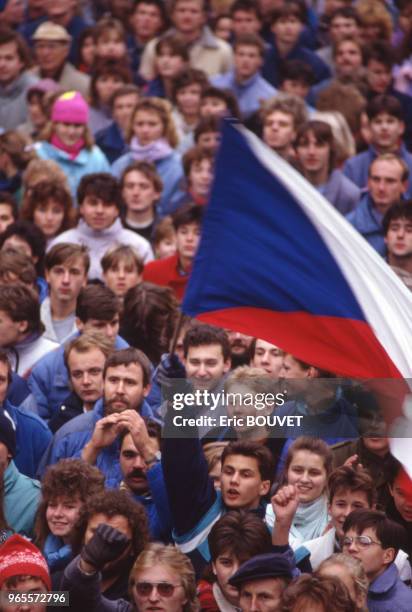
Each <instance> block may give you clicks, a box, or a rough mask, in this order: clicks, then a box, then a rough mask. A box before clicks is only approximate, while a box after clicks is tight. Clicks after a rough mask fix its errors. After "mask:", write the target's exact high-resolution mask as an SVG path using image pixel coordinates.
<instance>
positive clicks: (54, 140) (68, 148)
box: [50, 134, 85, 159]
mask: <svg viewBox="0 0 412 612" xmlns="http://www.w3.org/2000/svg"><path fill="white" fill-rule="evenodd" d="M50 142H51V144H52V145H53V146H54V147H56V149H61V150H62V151H64V152H65V153H67V154H68V155H69V156H70V159H76V157H77V156H78V154H79V153H80V151H81V150H82V149H84V145H85V140H84V138H80V139H79V140H78V141H77V142H75V143H74V144H72V145H67V144H66V143H64V142H63V141H62V140H61V139H60V138H59V137H58V136H57V134H53V135H52V137H51V139H50Z"/></svg>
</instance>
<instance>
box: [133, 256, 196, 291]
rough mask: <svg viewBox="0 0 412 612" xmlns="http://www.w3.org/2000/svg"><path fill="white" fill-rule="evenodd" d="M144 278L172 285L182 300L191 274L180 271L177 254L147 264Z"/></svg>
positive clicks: (163, 285) (162, 284) (148, 280)
mask: <svg viewBox="0 0 412 612" xmlns="http://www.w3.org/2000/svg"><path fill="white" fill-rule="evenodd" d="M143 280H144V281H147V282H149V283H154V284H155V285H161V286H162V287H170V288H171V289H173V291H174V293H175V295H176V297H177V299H178V300H179V302H181V301H182V299H183V295H184V293H185V290H186V285H187V281H188V280H189V274H182V273H181V272H180V268H179V259H178V255H177V254H175V255H172V256H171V257H166V258H165V259H158V260H156V261H151V262H149V263H148V264H146V265H145V267H144V270H143Z"/></svg>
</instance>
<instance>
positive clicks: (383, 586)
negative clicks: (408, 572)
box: [369, 563, 399, 595]
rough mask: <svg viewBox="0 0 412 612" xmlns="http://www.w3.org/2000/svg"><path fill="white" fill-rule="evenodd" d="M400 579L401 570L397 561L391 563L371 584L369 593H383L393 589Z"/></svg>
mask: <svg viewBox="0 0 412 612" xmlns="http://www.w3.org/2000/svg"><path fill="white" fill-rule="evenodd" d="M398 579H399V572H398V569H397V567H396V565H395V563H391V564H390V565H389V566H388V567H387V568H386V570H385V571H384V572H383V573H382V574H380V576H378V577H377V578H375V580H374V581H373V582H372V583H371V584H370V586H369V593H373V594H374V595H383V594H384V593H387V592H388V591H390V589H392V588H393V587H394V586H395V584H396V582H397V581H398Z"/></svg>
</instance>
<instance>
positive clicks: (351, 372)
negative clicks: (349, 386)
mask: <svg viewBox="0 0 412 612" xmlns="http://www.w3.org/2000/svg"><path fill="white" fill-rule="evenodd" d="M196 318H197V319H199V320H201V321H204V322H205V323H210V324H211V325H217V326H218V327H226V328H229V329H232V330H234V331H238V332H241V333H244V334H248V335H250V336H254V337H256V338H262V339H263V340H266V341H267V342H271V343H272V344H275V345H276V346H278V347H279V348H281V349H283V350H284V351H287V352H288V353H292V355H294V356H295V357H297V358H298V359H300V360H302V361H305V362H307V363H310V364H311V365H314V366H317V367H318V368H321V369H322V370H328V371H330V372H334V373H335V374H337V375H339V376H346V377H351V378H402V376H401V374H400V372H399V370H398V369H397V368H396V366H395V364H394V363H393V362H392V360H391V359H390V357H389V355H388V354H387V352H386V351H385V349H384V348H383V346H382V345H381V344H380V342H379V341H378V339H377V338H376V336H375V335H374V333H373V331H372V329H371V328H370V327H369V325H368V324H367V323H365V322H364V321H357V320H353V319H344V318H340V317H327V316H315V315H311V314H308V313H306V312H275V311H271V310H265V309H260V308H251V307H239V308H225V309H223V310H216V311H212V312H207V313H202V314H199V315H197V317H196Z"/></svg>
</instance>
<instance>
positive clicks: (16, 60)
mask: <svg viewBox="0 0 412 612" xmlns="http://www.w3.org/2000/svg"><path fill="white" fill-rule="evenodd" d="M23 68H24V65H23V62H22V60H21V59H20V56H19V53H18V50H17V43H16V42H14V41H12V42H8V43H5V44H2V45H0V83H1V84H2V85H7V84H8V83H11V82H12V81H14V80H15V79H17V77H18V76H19V74H20V73H21V71H22V70H23Z"/></svg>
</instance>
